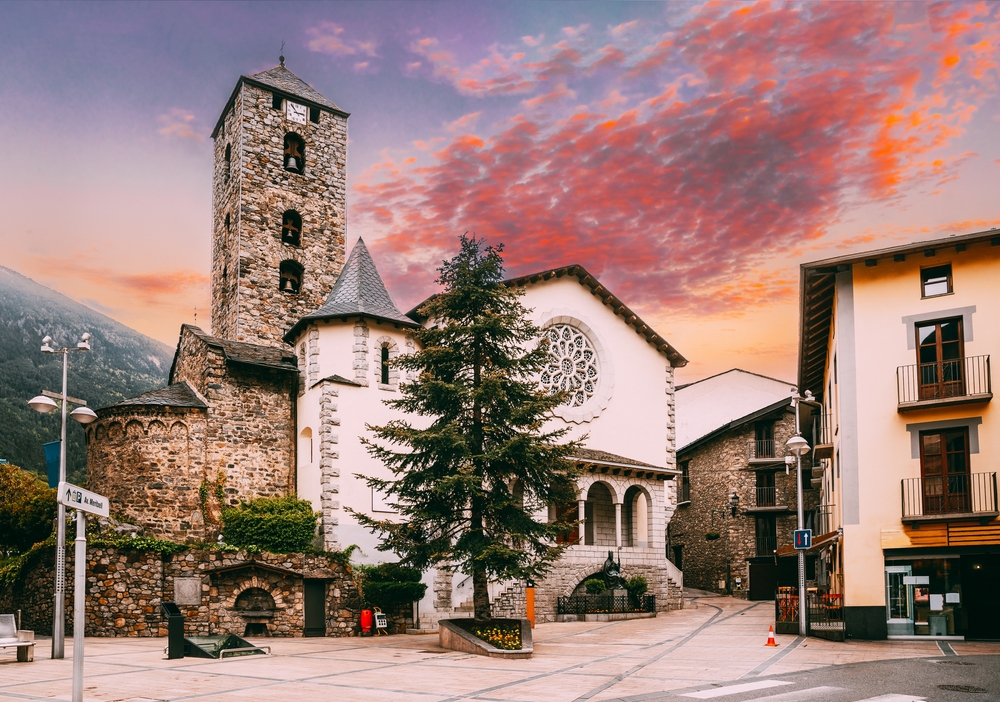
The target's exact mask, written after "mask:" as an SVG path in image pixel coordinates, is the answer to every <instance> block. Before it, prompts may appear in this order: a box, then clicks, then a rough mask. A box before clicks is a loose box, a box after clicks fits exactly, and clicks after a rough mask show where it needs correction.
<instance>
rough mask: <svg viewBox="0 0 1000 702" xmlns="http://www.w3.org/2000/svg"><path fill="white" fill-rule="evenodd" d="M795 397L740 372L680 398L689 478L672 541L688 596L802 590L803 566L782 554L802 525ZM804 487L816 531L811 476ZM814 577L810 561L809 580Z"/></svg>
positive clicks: (761, 595)
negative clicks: (792, 450)
mask: <svg viewBox="0 0 1000 702" xmlns="http://www.w3.org/2000/svg"><path fill="white" fill-rule="evenodd" d="M791 387H792V385H791V384H790V383H786V382H783V381H780V380H775V379H773V378H767V377H764V376H760V375H757V374H754V373H748V372H746V371H743V370H739V369H734V370H731V371H727V372H726V373H721V374H719V375H715V376H712V377H710V378H706V379H704V380H701V381H698V382H696V383H691V384H688V385H684V386H681V387H679V388H678V389H677V414H678V417H679V421H678V443H679V444H680V446H679V448H678V451H677V463H678V466H679V468H680V471H681V476H680V478H679V488H678V489H679V494H678V498H677V511H676V513H675V514H674V517H673V519H672V520H671V522H670V525H669V527H668V532H667V533H668V542H669V543H668V549H669V556H670V558H671V560H672V561H673V563H674V564H675V565H676V566H677V567H678V568H680V569H682V570H683V572H684V583H685V585H686V586H687V587H692V588H696V589H701V590H709V591H716V592H724V593H731V594H732V595H734V596H736V597H741V598H749V599H773V597H774V594H775V588H776V587H777V586H778V584H779V583H784V582H786V581H787V582H789V583H791V582H794V581H795V577H796V576H795V559H794V558H783V557H779V556H781V555H782V554H781V553H776V552H777V551H778V549H780V548H781V547H783V546H786V545H790V544H791V542H792V531H793V530H794V529H795V528H796V521H797V515H796V494H797V492H796V473H795V465H794V464H791V465H789V464H787V463H786V461H785V458H786V452H785V442H786V441H787V440H788V439H789V438H790V437H791V436H793V435H794V434H795V433H796V432H795V413H794V411H793V409H792V406H791V402H790V389H791ZM805 460H808V459H805ZM804 482H805V487H806V490H805V491H804V493H803V495H804V499H805V508H806V528H812V529H813V530H814V531H815V530H816V528H817V527H816V522H817V519H818V517H817V513H816V511H815V510H816V506H817V503H818V492H817V491H816V490H814V489H813V488H812V481H811V475H810V473H809V469H807V468H804ZM782 553H783V552H782ZM790 555H794V554H790ZM813 572H814V558H812V557H810V559H809V561H808V568H807V578H810V579H812V578H814V577H815V576H814V575H813Z"/></svg>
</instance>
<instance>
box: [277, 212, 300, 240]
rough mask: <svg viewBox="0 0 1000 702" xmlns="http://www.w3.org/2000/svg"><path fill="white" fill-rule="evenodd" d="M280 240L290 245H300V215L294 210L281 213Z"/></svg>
mask: <svg viewBox="0 0 1000 702" xmlns="http://www.w3.org/2000/svg"><path fill="white" fill-rule="evenodd" d="M281 241H282V242H283V243H285V244H291V245H292V246H301V245H302V217H301V216H300V215H299V213H298V212H296V211H295V210H286V211H285V213H284V214H283V215H281Z"/></svg>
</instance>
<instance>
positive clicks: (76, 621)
mask: <svg viewBox="0 0 1000 702" xmlns="http://www.w3.org/2000/svg"><path fill="white" fill-rule="evenodd" d="M56 501H57V502H58V503H59V504H61V505H63V506H64V507H68V508H70V509H75V510H76V542H75V543H76V551H75V552H74V553H75V560H76V564H75V567H76V572H75V573H74V574H73V697H72V700H73V702H83V627H84V607H85V603H86V597H87V515H86V513H87V512H90V513H91V514H97V515H100V516H102V517H107V516H108V498H106V497H104V495H98V494H97V493H96V492H91V491H90V490H84V489H83V488H82V487H77V486H76V485H73V484H71V483H67V482H61V483H59V487H58V488H57V489H56Z"/></svg>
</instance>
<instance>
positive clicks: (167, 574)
mask: <svg viewBox="0 0 1000 702" xmlns="http://www.w3.org/2000/svg"><path fill="white" fill-rule="evenodd" d="M66 553H67V555H66V570H67V573H68V574H69V577H67V582H66V611H67V612H72V607H73V578H72V573H73V571H74V568H75V564H74V561H73V547H72V546H71V547H69V548H67V550H66ZM250 560H251V557H250V556H249V555H248V554H247V553H244V552H240V553H220V552H216V551H207V550H190V551H182V552H181V553H179V554H175V555H174V556H161V555H160V554H159V553H156V552H149V551H137V550H131V549H117V548H109V547H93V546H91V547H89V548H88V550H87V604H86V622H87V625H86V626H87V630H86V634H87V636H166V633H167V630H166V620H165V619H164V618H163V616H162V613H161V610H160V603H161V602H163V601H175V600H176V599H177V597H176V593H175V591H174V582H175V579H176V578H192V577H194V578H200V579H201V597H200V600H201V601H200V604H180V605H179V606H180V607H181V610H182V611H183V612H184V614H185V615H186V617H187V619H186V621H185V634H186V635H188V636H198V635H209V634H225V633H235V634H239V635H242V634H243V632H244V630H245V627H246V624H247V619H246V618H244V617H243V616H241V615H240V614H239V613H238V612H237V611H236V610H235V609H234V604H235V601H236V598H237V597H238V596H239V594H240V593H241V592H242V591H243V590H244V589H246V588H248V587H260V588H262V589H264V590H266V591H267V592H268V593H269V594H270V595H271V597H272V598H273V599H274V601H275V605H276V606H277V608H276V610H275V612H274V614H273V617H272V618H271V619H270V620H268V622H267V623H268V629H269V631H270V635H272V636H302V635H303V627H304V587H303V577H319V578H321V579H324V580H325V581H326V631H327V635H328V636H352V635H354V634H355V633H356V629H357V622H358V603H359V600H358V596H357V590H356V589H355V587H354V581H353V580H352V579H351V576H350V573H349V571H348V570H347V569H346V568H345V567H344V566H343V565H341V564H339V563H336V562H334V561H331V560H330V559H329V558H327V557H326V556H322V555H318V554H317V555H313V554H255V555H254V556H253V557H252V560H254V561H256V563H252V564H250V565H247V563H248V561H250ZM54 562H55V550H54V549H52V548H50V549H45V550H44V551H42V552H40V553H39V555H38V556H37V557H36V558H35V559H34V560H33V562H32V563H31V564H30V565H29V567H28V568H27V569H26V571H25V572H24V573H23V577H22V578H21V579H20V580H19V581H18V582H17V583H15V585H14V586H13V587H8V588H0V610H2V611H5V612H13V611H16V610H18V609H20V610H21V611H22V617H23V628H25V629H32V630H34V631H35V633H36V634H37V635H50V634H51V633H52V632H51V626H52V596H53V592H54V588H53V570H54ZM241 564H242V565H244V566H245V567H242V568H239V567H238V568H236V569H234V570H222V571H221V572H215V573H213V571H217V570H218V569H226V568H230V567H233V566H240V565H241ZM262 566H271V567H272V568H274V569H280V570H281V571H285V572H279V571H277V570H268V569H266V568H265V567H262ZM287 571H291V572H287ZM67 634H72V617H68V619H67Z"/></svg>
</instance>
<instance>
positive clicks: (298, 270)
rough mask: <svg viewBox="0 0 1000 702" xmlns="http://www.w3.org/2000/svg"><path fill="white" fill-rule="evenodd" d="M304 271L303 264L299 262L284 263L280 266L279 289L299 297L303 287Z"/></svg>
mask: <svg viewBox="0 0 1000 702" xmlns="http://www.w3.org/2000/svg"><path fill="white" fill-rule="evenodd" d="M302 270H303V269H302V264H300V263H299V262H298V261H282V262H281V265H279V266H278V289H279V290H280V291H281V292H284V293H290V294H292V295H297V294H298V292H299V289H300V288H301V287H302Z"/></svg>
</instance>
